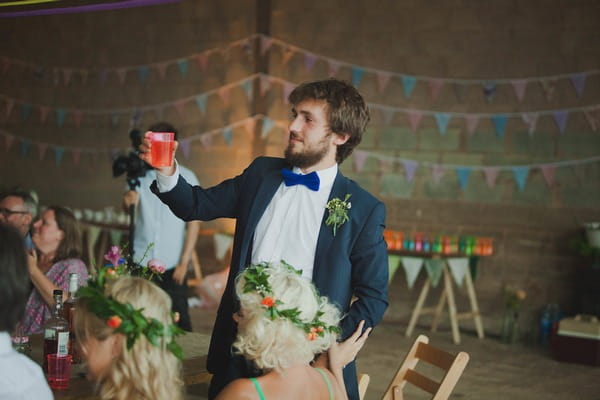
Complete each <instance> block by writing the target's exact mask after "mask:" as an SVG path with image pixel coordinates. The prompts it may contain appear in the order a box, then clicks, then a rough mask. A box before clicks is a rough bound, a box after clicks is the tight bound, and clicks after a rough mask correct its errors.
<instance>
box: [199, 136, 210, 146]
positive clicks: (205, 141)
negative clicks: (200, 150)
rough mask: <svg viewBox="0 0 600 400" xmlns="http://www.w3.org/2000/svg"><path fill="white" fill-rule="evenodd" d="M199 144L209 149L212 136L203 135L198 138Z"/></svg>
mask: <svg viewBox="0 0 600 400" xmlns="http://www.w3.org/2000/svg"><path fill="white" fill-rule="evenodd" d="M200 143H202V146H203V147H204V148H205V149H209V148H210V147H211V145H212V135H208V134H204V135H202V136H200Z"/></svg>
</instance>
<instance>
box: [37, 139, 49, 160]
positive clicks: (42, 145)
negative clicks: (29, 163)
mask: <svg viewBox="0 0 600 400" xmlns="http://www.w3.org/2000/svg"><path fill="white" fill-rule="evenodd" d="M46 149H48V145H47V144H46V143H39V144H38V158H39V160H40V161H42V160H43V159H44V155H45V154H46Z"/></svg>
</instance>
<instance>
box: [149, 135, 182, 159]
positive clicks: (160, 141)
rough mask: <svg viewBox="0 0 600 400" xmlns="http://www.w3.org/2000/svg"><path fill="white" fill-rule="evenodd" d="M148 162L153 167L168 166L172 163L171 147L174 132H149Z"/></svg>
mask: <svg viewBox="0 0 600 400" xmlns="http://www.w3.org/2000/svg"><path fill="white" fill-rule="evenodd" d="M148 138H149V139H150V156H151V157H150V161H151V162H150V164H151V165H152V166H153V167H155V168H158V167H170V166H171V164H172V163H173V147H175V134H174V133H173V132H150V134H149V135H148Z"/></svg>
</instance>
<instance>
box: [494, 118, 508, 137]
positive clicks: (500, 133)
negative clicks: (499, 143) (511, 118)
mask: <svg viewBox="0 0 600 400" xmlns="http://www.w3.org/2000/svg"><path fill="white" fill-rule="evenodd" d="M507 121H508V117H507V116H506V115H504V114H495V115H494V116H493V117H492V122H493V123H494V129H495V131H496V136H497V137H498V138H499V139H502V138H504V131H505V129H506V123H507Z"/></svg>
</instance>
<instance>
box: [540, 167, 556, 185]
mask: <svg viewBox="0 0 600 400" xmlns="http://www.w3.org/2000/svg"><path fill="white" fill-rule="evenodd" d="M540 171H542V176H543V177H544V181H545V182H546V185H547V186H548V187H549V188H551V187H552V184H553V183H554V173H555V172H556V167H555V166H554V165H549V164H546V165H542V166H540Z"/></svg>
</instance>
